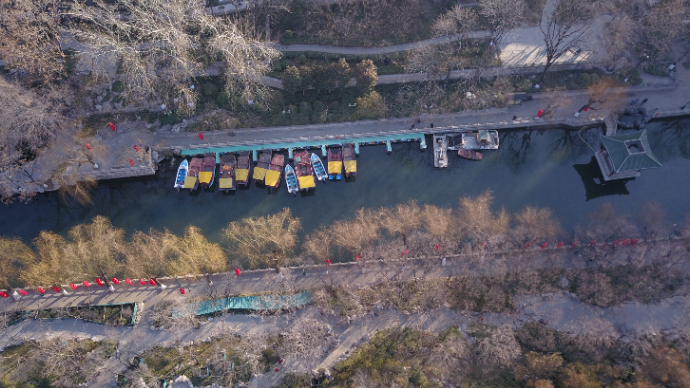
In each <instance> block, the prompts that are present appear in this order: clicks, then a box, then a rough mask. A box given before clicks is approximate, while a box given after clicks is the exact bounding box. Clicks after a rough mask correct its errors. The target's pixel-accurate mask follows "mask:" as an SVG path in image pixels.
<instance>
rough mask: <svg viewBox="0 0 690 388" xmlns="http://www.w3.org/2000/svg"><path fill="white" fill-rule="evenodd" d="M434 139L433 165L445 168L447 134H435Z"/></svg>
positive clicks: (446, 161) (446, 160)
mask: <svg viewBox="0 0 690 388" xmlns="http://www.w3.org/2000/svg"><path fill="white" fill-rule="evenodd" d="M433 139H434V167H436V168H446V167H448V136H447V135H445V134H444V135H436V134H434V136H433Z"/></svg>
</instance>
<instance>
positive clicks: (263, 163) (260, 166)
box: [252, 150, 272, 183]
mask: <svg viewBox="0 0 690 388" xmlns="http://www.w3.org/2000/svg"><path fill="white" fill-rule="evenodd" d="M271 154H272V151H271V150H264V151H261V152H260V153H259V162H258V163H257V165H256V167H254V175H253V176H252V179H254V181H256V182H257V183H264V180H265V179H266V171H267V170H268V166H269V165H270V164H271Z"/></svg>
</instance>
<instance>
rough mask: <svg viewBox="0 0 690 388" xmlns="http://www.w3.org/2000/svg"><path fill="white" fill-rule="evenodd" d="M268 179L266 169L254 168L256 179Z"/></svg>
mask: <svg viewBox="0 0 690 388" xmlns="http://www.w3.org/2000/svg"><path fill="white" fill-rule="evenodd" d="M265 177H266V169H265V168H261V167H254V179H257V180H260V181H262V180H264V178H265Z"/></svg>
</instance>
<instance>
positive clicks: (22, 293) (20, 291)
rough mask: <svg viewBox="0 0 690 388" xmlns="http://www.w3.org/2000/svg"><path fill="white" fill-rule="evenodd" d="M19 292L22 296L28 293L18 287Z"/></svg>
mask: <svg viewBox="0 0 690 388" xmlns="http://www.w3.org/2000/svg"><path fill="white" fill-rule="evenodd" d="M17 293H18V294H19V295H21V296H26V294H28V292H26V291H24V290H22V289H21V288H17Z"/></svg>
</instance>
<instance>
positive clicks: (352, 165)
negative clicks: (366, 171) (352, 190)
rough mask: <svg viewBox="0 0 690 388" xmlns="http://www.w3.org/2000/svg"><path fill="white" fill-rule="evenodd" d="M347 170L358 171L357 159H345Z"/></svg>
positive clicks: (350, 171) (348, 171)
mask: <svg viewBox="0 0 690 388" xmlns="http://www.w3.org/2000/svg"><path fill="white" fill-rule="evenodd" d="M345 172H347V173H353V172H357V161H356V160H346V161H345Z"/></svg>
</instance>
